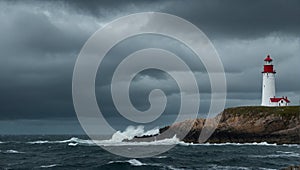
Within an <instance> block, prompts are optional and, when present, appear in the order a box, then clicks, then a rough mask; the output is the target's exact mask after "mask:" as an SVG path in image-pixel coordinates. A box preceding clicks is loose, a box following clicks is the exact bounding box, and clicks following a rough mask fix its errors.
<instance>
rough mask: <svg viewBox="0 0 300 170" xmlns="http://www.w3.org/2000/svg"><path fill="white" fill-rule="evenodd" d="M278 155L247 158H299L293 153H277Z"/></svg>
mask: <svg viewBox="0 0 300 170" xmlns="http://www.w3.org/2000/svg"><path fill="white" fill-rule="evenodd" d="M278 153H280V154H270V155H249V157H254V158H282V157H287V158H290V157H295V158H300V154H299V153H295V152H278Z"/></svg>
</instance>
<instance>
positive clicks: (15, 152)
mask: <svg viewBox="0 0 300 170" xmlns="http://www.w3.org/2000/svg"><path fill="white" fill-rule="evenodd" d="M0 153H12V154H18V153H25V152H20V151H17V150H12V149H10V150H5V151H2V150H0Z"/></svg>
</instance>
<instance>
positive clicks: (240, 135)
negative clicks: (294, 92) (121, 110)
mask: <svg viewBox="0 0 300 170" xmlns="http://www.w3.org/2000/svg"><path fill="white" fill-rule="evenodd" d="M217 118H219V120H220V121H219V123H218V125H217V128H216V130H215V131H214V133H213V134H212V135H211V136H210V138H209V139H208V140H207V141H205V142H210V143H225V142H232V143H252V142H268V143H277V144H300V107H299V106H288V107H260V106H259V107H258V106H247V107H236V108H229V109H225V110H224V111H223V112H222V113H220V114H219V115H218V116H217V117H215V118H213V119H207V120H205V119H201V118H199V119H195V120H186V121H184V122H180V123H175V124H173V125H170V126H167V127H164V128H161V129H160V134H159V135H157V136H155V137H147V138H143V137H142V138H138V139H137V138H136V139H134V140H139V141H140V140H147V141H148V140H154V139H155V140H158V139H164V138H169V137H173V136H174V135H177V136H178V137H179V138H180V139H182V140H183V141H184V142H192V143H199V142H204V141H199V135H200V133H201V130H202V129H203V126H204V123H205V122H206V121H211V122H214V120H216V119H217ZM190 126H192V127H191V129H190V131H189V133H188V134H187V135H185V134H182V132H183V131H184V130H185V128H189V127H190ZM208 128H209V126H208ZM165 132H167V133H165ZM183 135H184V136H183ZM151 138H152V139H151Z"/></svg>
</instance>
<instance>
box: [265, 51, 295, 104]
mask: <svg viewBox="0 0 300 170" xmlns="http://www.w3.org/2000/svg"><path fill="white" fill-rule="evenodd" d="M264 61H265V64H264V71H263V72H262V74H263V84H262V102H261V105H262V106H287V105H288V103H290V101H289V100H288V98H287V97H281V98H276V97H275V74H276V72H275V70H274V67H273V64H272V61H273V60H272V58H271V57H270V55H268V56H267V57H266V58H265V60H264Z"/></svg>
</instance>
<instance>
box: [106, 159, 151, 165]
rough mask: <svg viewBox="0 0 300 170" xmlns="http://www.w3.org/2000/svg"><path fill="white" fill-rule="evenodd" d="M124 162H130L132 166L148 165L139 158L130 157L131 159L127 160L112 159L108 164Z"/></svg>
mask: <svg viewBox="0 0 300 170" xmlns="http://www.w3.org/2000/svg"><path fill="white" fill-rule="evenodd" d="M124 162H127V163H129V164H130V165H132V166H143V165H147V164H145V163H142V162H141V161H139V160H137V159H129V160H126V161H110V162H108V164H113V163H124Z"/></svg>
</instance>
